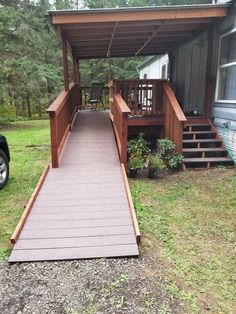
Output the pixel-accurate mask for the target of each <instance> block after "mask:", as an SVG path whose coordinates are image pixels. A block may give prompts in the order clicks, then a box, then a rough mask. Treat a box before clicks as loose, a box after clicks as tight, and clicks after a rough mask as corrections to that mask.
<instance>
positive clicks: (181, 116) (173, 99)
mask: <svg viewBox="0 0 236 314" xmlns="http://www.w3.org/2000/svg"><path fill="white" fill-rule="evenodd" d="M163 88H164V91H165V94H166V97H167V98H168V99H169V101H170V102H171V104H172V106H173V109H174V111H175V114H176V117H177V118H178V120H179V121H181V122H186V121H187V119H186V117H185V115H184V113H183V111H182V109H181V107H180V105H179V103H178V101H177V99H176V97H175V95H174V93H173V91H172V89H171V88H170V86H169V85H168V83H166V82H164V83H163Z"/></svg>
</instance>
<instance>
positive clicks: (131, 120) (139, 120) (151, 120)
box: [128, 117, 164, 126]
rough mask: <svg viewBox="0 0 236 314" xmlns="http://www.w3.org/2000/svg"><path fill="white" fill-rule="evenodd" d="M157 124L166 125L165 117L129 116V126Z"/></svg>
mask: <svg viewBox="0 0 236 314" xmlns="http://www.w3.org/2000/svg"><path fill="white" fill-rule="evenodd" d="M155 125H164V118H163V117H157V118H137V119H135V118H129V119H128V126H155Z"/></svg>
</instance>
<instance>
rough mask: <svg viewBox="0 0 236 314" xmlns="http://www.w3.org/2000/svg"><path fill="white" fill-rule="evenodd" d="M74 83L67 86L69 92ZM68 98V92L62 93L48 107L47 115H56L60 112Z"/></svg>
mask: <svg viewBox="0 0 236 314" xmlns="http://www.w3.org/2000/svg"><path fill="white" fill-rule="evenodd" d="M75 85H76V84H75V83H71V84H70V85H69V91H70V90H72V89H73V88H74V87H75ZM68 98H69V93H68V91H62V92H61V93H60V94H59V96H58V97H57V98H56V99H55V100H54V101H53V102H52V104H51V105H50V106H49V108H48V109H47V113H51V112H53V113H55V114H56V115H58V113H59V112H60V111H61V109H62V108H63V106H64V104H65V103H66V102H67V100H68Z"/></svg>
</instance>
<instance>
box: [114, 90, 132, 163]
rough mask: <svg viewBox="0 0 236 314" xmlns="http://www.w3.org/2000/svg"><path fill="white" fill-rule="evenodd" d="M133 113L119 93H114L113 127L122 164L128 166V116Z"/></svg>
mask: <svg viewBox="0 0 236 314" xmlns="http://www.w3.org/2000/svg"><path fill="white" fill-rule="evenodd" d="M130 113H131V111H130V109H129V107H128V106H127V104H126V103H125V101H124V99H123V98H122V96H121V95H120V94H119V93H118V92H114V95H113V102H112V106H111V114H112V116H113V127H114V131H115V134H116V141H117V146H118V150H119V155H120V161H121V163H124V164H126V159H127V138H128V114H130Z"/></svg>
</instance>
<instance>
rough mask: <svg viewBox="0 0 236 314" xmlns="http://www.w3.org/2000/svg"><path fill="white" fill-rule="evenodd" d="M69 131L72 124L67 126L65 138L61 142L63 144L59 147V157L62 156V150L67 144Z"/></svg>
mask: <svg viewBox="0 0 236 314" xmlns="http://www.w3.org/2000/svg"><path fill="white" fill-rule="evenodd" d="M69 131H70V124H68V125H67V128H66V130H65V133H64V135H63V138H62V140H61V143H60V145H59V147H58V157H59V156H60V154H61V151H62V148H63V146H64V144H65V141H66V138H67V135H68V133H69Z"/></svg>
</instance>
